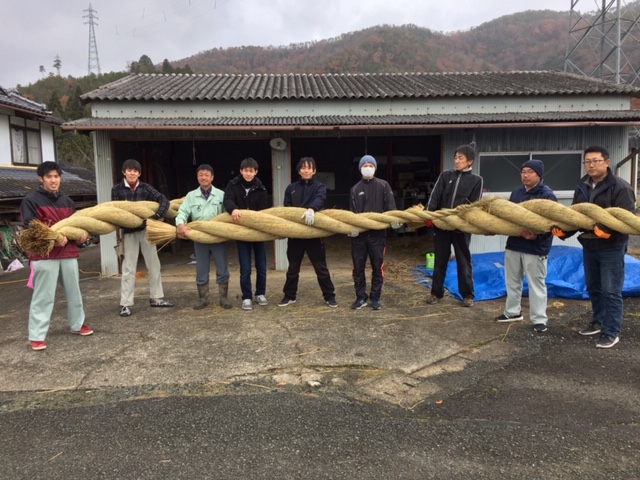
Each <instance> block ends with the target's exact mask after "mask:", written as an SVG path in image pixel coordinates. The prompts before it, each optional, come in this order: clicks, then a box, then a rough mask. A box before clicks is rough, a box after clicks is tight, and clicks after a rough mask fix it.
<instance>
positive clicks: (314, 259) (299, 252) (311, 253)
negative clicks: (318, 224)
mask: <svg viewBox="0 0 640 480" xmlns="http://www.w3.org/2000/svg"><path fill="white" fill-rule="evenodd" d="M304 252H307V256H308V257H309V260H311V265H313V269H314V270H315V271H316V276H317V277H318V284H319V285H320V290H322V296H323V297H324V299H325V300H329V299H330V298H334V297H335V295H336V293H335V288H334V287H333V282H332V281H331V275H330V274H329V269H328V268H327V256H326V254H325V249H324V240H322V239H321V238H309V239H307V238H304V239H299V238H290V239H289V240H288V241H287V260H289V269H288V270H287V280H286V282H285V283H284V289H283V290H282V291H283V292H284V296H285V297H287V298H291V299H294V300H295V298H296V295H297V293H298V280H299V279H300V265H301V264H302V258H303V257H304Z"/></svg>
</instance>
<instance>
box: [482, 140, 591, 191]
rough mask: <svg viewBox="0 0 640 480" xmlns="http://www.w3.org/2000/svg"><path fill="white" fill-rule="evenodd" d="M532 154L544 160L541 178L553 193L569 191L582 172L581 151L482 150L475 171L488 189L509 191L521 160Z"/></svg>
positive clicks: (514, 184)
mask: <svg viewBox="0 0 640 480" xmlns="http://www.w3.org/2000/svg"><path fill="white" fill-rule="evenodd" d="M533 158H536V159H538V160H542V163H544V182H545V183H546V184H547V185H548V186H549V187H551V189H552V190H553V191H554V192H555V193H556V196H558V198H560V196H569V195H573V191H574V190H575V188H576V185H577V184H578V180H579V179H580V177H581V176H582V163H581V162H582V151H568V152H517V153H516V152H510V153H482V154H480V157H479V160H480V161H479V165H478V172H479V174H480V175H482V178H483V180H484V188H485V190H486V191H487V192H491V193H501V194H506V193H511V192H512V191H513V190H514V189H515V188H516V187H517V186H518V185H520V184H521V181H520V170H521V169H522V164H523V163H524V162H526V161H527V160H531V159H533Z"/></svg>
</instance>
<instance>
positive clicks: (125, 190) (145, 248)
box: [111, 159, 173, 317]
mask: <svg viewBox="0 0 640 480" xmlns="http://www.w3.org/2000/svg"><path fill="white" fill-rule="evenodd" d="M141 173H142V167H141V166H140V162H138V161H137V160H133V159H129V160H125V161H124V163H123V164H122V176H123V177H124V178H123V180H122V181H120V182H118V183H116V184H115V185H114V186H113V188H112V189H111V200H128V201H130V202H140V201H143V200H149V201H152V202H158V204H159V205H160V206H159V207H158V211H157V212H156V213H155V215H153V217H151V218H153V219H154V220H157V219H160V218H162V217H164V216H165V214H166V213H167V210H169V200H168V199H167V197H165V196H164V195H162V194H161V193H160V192H158V191H157V190H156V189H155V188H153V187H152V186H151V185H149V184H148V183H144V182H141V181H140V174H141ZM122 245H123V247H124V258H123V260H122V280H121V282H120V316H121V317H128V316H129V315H131V312H132V309H131V307H132V306H133V292H134V288H135V285H136V270H137V268H138V257H139V256H140V252H142V257H143V258H144V263H145V265H146V267H147V271H148V272H149V304H150V305H151V306H152V307H173V303H171V302H169V301H168V300H165V299H164V291H163V289H162V275H161V273H160V259H159V258H158V250H157V248H156V246H155V245H152V244H151V243H149V240H147V222H146V221H145V222H142V225H141V226H140V227H138V228H123V229H122Z"/></svg>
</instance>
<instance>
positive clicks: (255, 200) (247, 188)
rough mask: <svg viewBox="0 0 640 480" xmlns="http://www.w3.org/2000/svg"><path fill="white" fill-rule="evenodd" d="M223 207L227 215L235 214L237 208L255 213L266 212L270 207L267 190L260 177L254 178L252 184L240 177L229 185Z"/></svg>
mask: <svg viewBox="0 0 640 480" xmlns="http://www.w3.org/2000/svg"><path fill="white" fill-rule="evenodd" d="M222 206H223V207H224V209H225V211H226V212H227V213H231V212H233V211H234V210H235V209H236V208H238V209H245V210H255V211H258V210H264V209H265V208H267V207H268V206H269V204H268V199H267V188H266V187H265V186H264V185H263V183H262V182H261V181H260V179H259V178H258V177H254V179H253V180H252V181H251V183H247V182H245V181H244V178H242V175H238V176H237V177H235V178H232V179H231V180H229V183H227V188H225V189H224V200H223V201H222Z"/></svg>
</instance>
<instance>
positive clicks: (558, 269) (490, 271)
mask: <svg viewBox="0 0 640 480" xmlns="http://www.w3.org/2000/svg"><path fill="white" fill-rule="evenodd" d="M471 262H472V264H473V280H474V282H475V299H476V300H491V299H494V298H500V297H504V296H506V294H507V289H506V287H505V283H504V252H495V253H478V254H474V255H472V256H471ZM624 263H625V276H624V288H623V290H622V295H623V296H625V297H634V296H640V260H637V259H635V258H633V257H631V256H629V255H625V260H624ZM547 267H548V268H547V295H548V297H549V298H572V299H587V298H589V294H588V293H587V287H586V286H585V282H584V268H583V265H582V249H581V248H579V247H564V246H555V247H552V248H551V253H550V254H549V261H548V263H547ZM413 274H414V276H415V277H416V278H417V279H418V281H419V282H420V283H421V284H423V285H425V286H428V287H430V286H431V276H432V275H433V270H432V269H431V270H428V269H427V268H426V267H425V266H424V265H419V266H417V267H415V268H414V269H413ZM444 286H445V288H446V289H447V290H449V293H450V295H453V296H454V297H456V298H459V299H462V296H461V295H460V292H459V291H458V272H457V267H456V261H455V260H450V261H449V266H448V267H447V276H446V278H445V281H444ZM523 295H524V296H528V295H529V285H528V284H527V280H526V278H525V281H524V290H523Z"/></svg>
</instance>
